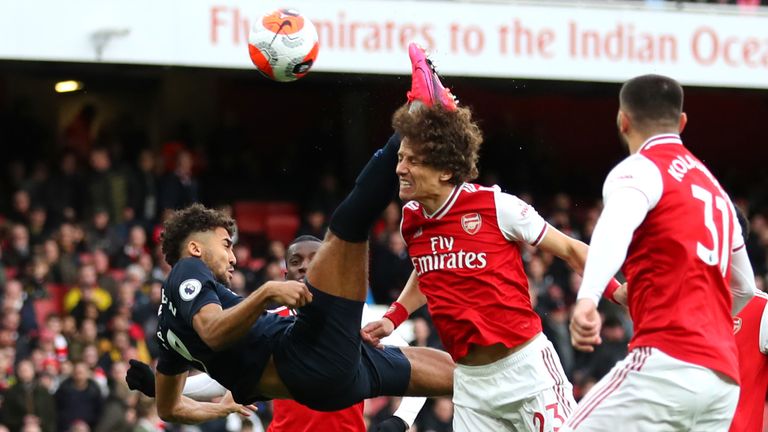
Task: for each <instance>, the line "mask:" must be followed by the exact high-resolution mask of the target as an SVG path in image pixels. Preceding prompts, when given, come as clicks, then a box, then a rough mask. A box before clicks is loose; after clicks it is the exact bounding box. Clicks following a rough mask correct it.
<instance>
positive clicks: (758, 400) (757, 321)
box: [730, 291, 768, 432]
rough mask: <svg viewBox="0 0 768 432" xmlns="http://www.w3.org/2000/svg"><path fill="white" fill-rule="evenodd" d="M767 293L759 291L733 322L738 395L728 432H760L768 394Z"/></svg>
mask: <svg viewBox="0 0 768 432" xmlns="http://www.w3.org/2000/svg"><path fill="white" fill-rule="evenodd" d="M766 306H768V294H765V293H764V292H762V291H758V292H756V293H755V297H754V298H753V299H752V301H750V302H749V303H748V304H747V306H745V307H744V309H742V310H741V312H739V314H738V315H736V317H734V319H733V332H734V333H735V335H736V346H738V348H739V370H740V372H739V376H740V377H741V392H740V394H739V404H738V406H737V407H736V413H735V414H734V416H733V423H731V429H730V430H731V432H760V431H762V430H763V412H764V410H765V395H766V393H768V307H766Z"/></svg>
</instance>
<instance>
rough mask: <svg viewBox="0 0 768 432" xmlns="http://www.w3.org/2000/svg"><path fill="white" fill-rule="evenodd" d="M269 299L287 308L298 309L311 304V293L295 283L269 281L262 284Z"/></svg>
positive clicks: (300, 284) (302, 285) (305, 287)
mask: <svg viewBox="0 0 768 432" xmlns="http://www.w3.org/2000/svg"><path fill="white" fill-rule="evenodd" d="M264 288H266V289H267V292H268V293H269V299H271V300H272V301H274V302H275V303H277V304H280V305H283V306H287V307H289V308H300V307H302V306H304V305H306V304H307V303H310V302H312V293H311V292H309V290H308V289H307V286H306V285H304V284H303V283H301V282H296V281H270V282H267V283H266V284H264Z"/></svg>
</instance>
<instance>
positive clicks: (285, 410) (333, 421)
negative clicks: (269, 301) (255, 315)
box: [267, 306, 366, 432]
mask: <svg viewBox="0 0 768 432" xmlns="http://www.w3.org/2000/svg"><path fill="white" fill-rule="evenodd" d="M269 312H270V313H275V314H278V315H280V316H291V315H296V313H295V312H294V311H293V310H292V309H289V308H287V307H285V306H282V307H279V308H277V309H272V310H270V311H269ZM272 407H273V411H274V416H273V417H272V421H271V422H270V423H269V428H267V432H317V431H326V430H327V431H339V432H365V430H366V429H365V421H364V420H363V407H364V402H360V403H357V404H355V405H352V406H351V407H349V408H345V409H343V410H339V411H331V412H321V411H315V410H313V409H311V408H307V407H306V406H304V405H302V404H300V403H298V402H295V401H292V400H289V399H275V400H274V401H273V402H272Z"/></svg>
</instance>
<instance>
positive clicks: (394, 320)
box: [360, 271, 427, 347]
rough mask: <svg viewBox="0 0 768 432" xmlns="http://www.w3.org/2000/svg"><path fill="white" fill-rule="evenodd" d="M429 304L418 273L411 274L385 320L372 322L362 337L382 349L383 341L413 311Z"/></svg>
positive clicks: (362, 333)
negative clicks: (422, 290) (420, 287)
mask: <svg viewBox="0 0 768 432" xmlns="http://www.w3.org/2000/svg"><path fill="white" fill-rule="evenodd" d="M425 304H427V298H426V297H425V296H424V294H422V293H421V290H420V289H419V280H418V278H417V276H416V272H415V271H414V272H412V273H411V277H410V278H409V279H408V282H407V283H406V284H405V288H403V292H401V293H400V297H398V299H397V301H396V302H395V303H392V306H391V307H390V308H389V311H387V313H386V314H384V318H382V319H380V320H377V321H371V322H370V323H368V324H366V325H365V327H363V329H362V330H360V335H361V337H362V339H363V341H365V342H366V343H368V344H370V345H372V346H375V347H380V346H381V339H383V338H385V337H387V336H389V335H391V334H392V332H393V331H395V329H396V328H397V327H398V326H399V325H400V324H401V323H402V322H403V321H405V320H406V319H407V318H408V317H409V316H410V315H411V313H412V312H413V311H415V310H416V309H418V308H420V307H422V306H424V305H425Z"/></svg>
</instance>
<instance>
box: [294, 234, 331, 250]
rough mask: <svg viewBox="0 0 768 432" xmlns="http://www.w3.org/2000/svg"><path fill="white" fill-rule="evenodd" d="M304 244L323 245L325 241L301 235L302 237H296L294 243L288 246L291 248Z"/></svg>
mask: <svg viewBox="0 0 768 432" xmlns="http://www.w3.org/2000/svg"><path fill="white" fill-rule="evenodd" d="M304 242H316V243H322V242H323V241H322V240H320V239H319V238H317V237H315V236H313V235H309V234H304V235H300V236H298V237H296V238H295V239H293V241H292V242H291V243H290V244H289V245H288V247H291V246H293V245H295V244H296V243H304Z"/></svg>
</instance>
